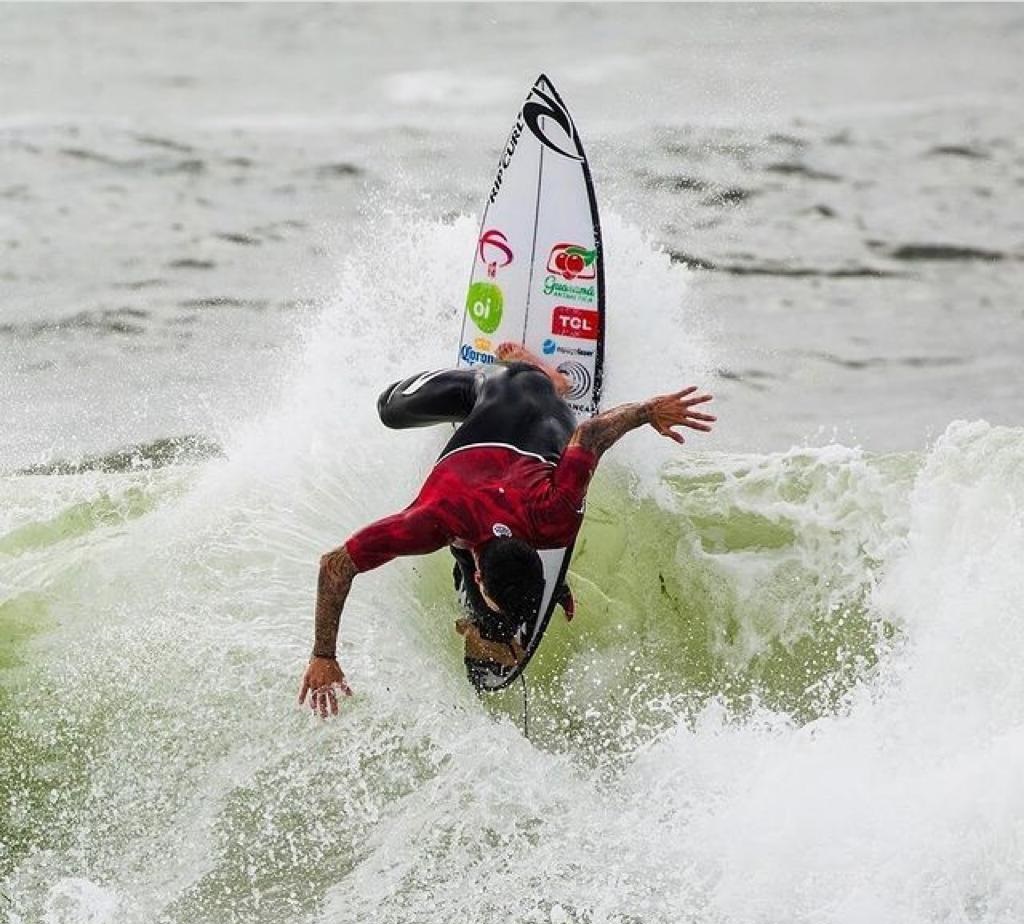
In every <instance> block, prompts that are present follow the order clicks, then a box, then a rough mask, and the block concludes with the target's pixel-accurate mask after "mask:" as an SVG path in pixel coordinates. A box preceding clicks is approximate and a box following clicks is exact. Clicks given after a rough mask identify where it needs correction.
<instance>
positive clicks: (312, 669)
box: [299, 657, 352, 719]
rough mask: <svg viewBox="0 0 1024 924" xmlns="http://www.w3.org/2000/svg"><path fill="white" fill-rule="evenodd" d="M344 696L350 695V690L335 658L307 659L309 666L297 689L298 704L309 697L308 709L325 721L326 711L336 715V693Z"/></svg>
mask: <svg viewBox="0 0 1024 924" xmlns="http://www.w3.org/2000/svg"><path fill="white" fill-rule="evenodd" d="M339 690H340V691H341V692H342V693H344V694H345V696H351V695H352V689H351V688H350V687H349V685H348V681H347V680H345V675H344V674H343V673H342V672H341V665H340V664H338V662H337V659H335V658H317V657H312V658H310V659H309V666H308V667H307V668H306V672H305V673H304V674H303V675H302V686H301V687H300V688H299V704H300V705H301V704H302V703H304V702H305V701H306V696H307V695H308V696H309V708H310V709H312V710H313V712H318V713H320V717H321V718H322V719H326V718H327V715H328V711H329V712H330V714H331V715H337V714H338V691H339Z"/></svg>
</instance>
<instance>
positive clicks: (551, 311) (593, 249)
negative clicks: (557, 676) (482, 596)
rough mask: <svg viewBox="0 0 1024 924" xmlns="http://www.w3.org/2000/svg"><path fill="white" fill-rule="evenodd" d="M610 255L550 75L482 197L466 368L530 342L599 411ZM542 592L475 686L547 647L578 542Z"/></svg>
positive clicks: (513, 674) (551, 555)
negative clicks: (512, 660) (505, 346)
mask: <svg viewBox="0 0 1024 924" xmlns="http://www.w3.org/2000/svg"><path fill="white" fill-rule="evenodd" d="M604 309H605V299H604V252H603V248H602V243H601V226H600V221H599V218H598V211H597V199H596V197H595V195H594V184H593V179H592V177H591V174H590V165H589V163H588V161H587V157H586V154H585V152H584V150H583V144H582V142H581V141H580V137H579V134H578V132H577V130H576V125H575V123H574V122H573V119H572V116H571V115H570V114H569V110H568V108H567V107H566V105H565V103H564V102H563V101H562V98H561V96H559V94H558V91H557V90H556V89H555V87H554V84H552V82H551V81H550V80H549V79H548V78H547V77H546V76H545V75H544V74H541V75H540V76H539V77H538V78H537V80H536V82H535V83H534V84H533V86H532V87H531V88H530V92H529V94H527V97H526V100H525V101H524V102H523V105H522V107H521V108H520V109H519V112H518V113H517V115H516V118H515V121H514V122H513V125H512V130H511V131H510V132H509V135H508V140H507V141H506V143H505V146H504V148H503V149H502V152H501V155H500V157H499V159H498V168H497V171H496V172H495V175H494V181H493V182H492V184H491V187H490V190H489V192H488V194H487V198H486V201H485V203H484V212H483V218H482V220H481V224H480V233H479V235H478V238H477V245H476V253H475V254H474V258H473V271H472V274H471V276H470V282H469V290H468V292H467V294H466V311H465V314H464V316H463V322H462V333H461V336H460V339H459V350H458V365H459V367H461V368H467V367H473V366H480V365H486V364H490V363H494V362H496V361H497V357H496V355H495V352H494V351H495V350H496V349H497V346H498V344H500V343H502V342H505V341H513V342H517V343H521V344H523V345H524V346H525V347H526V348H527V349H529V350H531V351H532V352H533V353H535V354H536V355H537V356H539V357H541V358H542V359H543V360H544V361H545V362H548V363H550V364H551V365H552V366H554V367H555V368H557V369H558V370H559V371H560V372H562V373H563V374H564V375H565V376H567V377H568V379H569V381H570V383H571V388H570V390H569V392H568V394H567V395H566V396H565V397H566V401H567V402H568V403H569V406H570V407H571V408H572V409H573V411H574V412H575V414H576V416H577V419H578V420H584V419H586V418H588V417H591V416H593V415H594V414H596V413H597V411H598V407H599V403H600V398H601V382H602V377H603V373H604V329H605V325H604V317H605V315H604ZM540 556H541V561H542V563H543V565H544V579H545V587H544V595H543V597H542V600H541V605H540V609H539V610H538V613H537V616H536V618H535V620H534V621H533V622H532V624H528V625H527V626H525V627H524V629H523V631H522V632H521V633H520V637H519V638H518V641H519V643H520V644H521V645H522V646H523V649H524V651H525V654H524V656H523V657H522V658H521V659H520V661H519V663H518V664H517V665H516V666H515V667H514V668H499V667H497V666H496V667H495V669H494V670H490V671H485V672H483V674H482V675H480V674H479V672H478V677H477V683H476V685H477V688H478V689H482V690H485V691H496V690H501V689H503V688H504V687H507V686H508V685H509V684H510V683H512V681H514V680H515V679H516V678H517V677H518V676H519V675H520V674H521V673H522V672H523V671H524V670H525V669H526V667H527V665H528V664H529V662H530V659H531V658H532V657H533V655H534V653H535V652H536V651H537V648H538V647H539V646H540V642H541V639H542V638H543V635H544V630H545V629H546V628H547V625H548V622H549V621H550V619H551V614H552V612H553V611H554V608H555V606H556V602H557V600H556V597H557V594H556V591H557V589H558V588H559V586H560V585H561V583H562V581H564V579H565V573H566V571H567V570H568V567H569V560H570V558H571V557H572V546H571V545H570V546H569V547H568V548H564V549H542V550H540Z"/></svg>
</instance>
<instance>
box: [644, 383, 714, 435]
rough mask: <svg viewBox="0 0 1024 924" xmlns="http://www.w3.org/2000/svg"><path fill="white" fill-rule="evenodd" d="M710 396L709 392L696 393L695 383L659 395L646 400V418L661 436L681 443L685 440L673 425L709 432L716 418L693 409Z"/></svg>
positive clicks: (709, 398)
mask: <svg viewBox="0 0 1024 924" xmlns="http://www.w3.org/2000/svg"><path fill="white" fill-rule="evenodd" d="M711 397H712V396H711V395H709V394H701V393H697V386H696V385H691V386H690V387H689V388H684V389H683V390H682V391H677V392H674V393H673V394H671V395H659V396H658V397H657V398H651V400H650V401H648V402H647V419H648V420H649V421H650V424H651V426H652V427H654V429H655V430H657V431H658V432H659V433H660V434H661V435H662V436H667V437H668V438H669V439H670V440H675V441H676V442H677V443H683V442H685V440H684V439H683V436H682V434H680V433H677V432H676V431H675V430H673V429H672V428H673V427H689V428H690V429H691V430H700V431H702V432H704V433H710V432H711V427H712V425H713V424H714V422H715V420H717V418H716V417H715V416H714V415H712V414H705V413H703V412H701V411H695V410H693V408H694V407H696V406H697V405H698V404H704V403H706V402H708V401H710V400H711Z"/></svg>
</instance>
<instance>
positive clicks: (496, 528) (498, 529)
mask: <svg viewBox="0 0 1024 924" xmlns="http://www.w3.org/2000/svg"><path fill="white" fill-rule="evenodd" d="M491 532H492V533H494V535H495V536H497V537H498V538H499V539H510V538H511V537H512V530H510V529H509V528H508V527H507V526H506V525H505V524H504V523H495V524H494V525H493V526H492V527H491Z"/></svg>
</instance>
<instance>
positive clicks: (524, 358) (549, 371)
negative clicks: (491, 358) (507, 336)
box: [494, 340, 571, 396]
mask: <svg viewBox="0 0 1024 924" xmlns="http://www.w3.org/2000/svg"><path fill="white" fill-rule="evenodd" d="M494 355H495V356H497V357H498V359H500V360H501V361H502V362H506V363H511V362H517V363H529V364H530V365H531V366H536V367H537V368H538V369H540V371H541V372H543V373H544V374H545V375H547V377H548V378H549V379H551V384H552V385H554V386H555V394H557V395H560V396H561V395H564V394H565V393H566V392H568V391H569V388H570V386H571V383H570V382H569V380H568V379H567V378H566V377H565V376H564V375H562V373H561V372H559V371H558V370H557V369H555V368H553V367H551V366H549V365H548V364H547V363H546V362H544V360H543V359H541V358H540V357H539V356H538V355H537V354H536V353H532V352H531V351H530V350H528V349H526V347H525V346H523V345H522V344H521V343H516V342H515V341H512V340H506V341H505V342H504V343H499V344H498V348H497V349H496V350H495V351H494Z"/></svg>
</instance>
